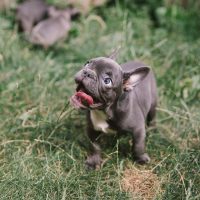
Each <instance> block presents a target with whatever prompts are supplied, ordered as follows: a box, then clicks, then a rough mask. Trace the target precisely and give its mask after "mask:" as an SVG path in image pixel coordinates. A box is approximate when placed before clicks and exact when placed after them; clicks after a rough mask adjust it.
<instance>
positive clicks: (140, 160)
mask: <svg viewBox="0 0 200 200" xmlns="http://www.w3.org/2000/svg"><path fill="white" fill-rule="evenodd" d="M150 160H151V159H150V157H149V156H148V154H147V153H144V154H142V155H140V156H137V157H136V158H135V161H136V162H137V163H138V164H141V165H144V164H147V163H149V162H150Z"/></svg>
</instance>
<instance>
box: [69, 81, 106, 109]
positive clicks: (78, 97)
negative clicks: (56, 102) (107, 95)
mask: <svg viewBox="0 0 200 200" xmlns="http://www.w3.org/2000/svg"><path fill="white" fill-rule="evenodd" d="M70 101H71V104H72V105H73V106H74V107H75V108H77V109H80V108H82V109H87V108H91V109H95V108H100V107H101V106H102V105H103V104H102V103H100V102H98V100H97V99H95V98H94V97H92V95H91V94H89V92H88V91H87V90H86V89H85V87H84V86H83V85H82V84H79V85H78V86H77V88H76V93H75V94H74V95H73V96H72V97H71V99H70Z"/></svg>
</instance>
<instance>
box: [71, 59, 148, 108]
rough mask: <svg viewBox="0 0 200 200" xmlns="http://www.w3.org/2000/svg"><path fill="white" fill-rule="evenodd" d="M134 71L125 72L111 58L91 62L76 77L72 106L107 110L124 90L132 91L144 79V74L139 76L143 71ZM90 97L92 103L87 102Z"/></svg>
mask: <svg viewBox="0 0 200 200" xmlns="http://www.w3.org/2000/svg"><path fill="white" fill-rule="evenodd" d="M134 71H135V70H134ZM134 71H133V72H130V71H129V72H123V70H122V68H121V66H120V65H119V64H118V63H117V62H115V61H114V60H113V59H111V58H106V57H98V58H94V59H91V60H89V61H88V62H87V63H86V64H85V65H84V67H83V68H82V69H81V70H80V71H79V72H78V73H77V74H76V75H75V82H76V84H77V88H76V91H77V92H76V93H75V95H73V96H72V98H71V102H72V104H73V105H74V106H75V107H76V108H90V109H105V108H106V107H108V106H110V105H111V104H113V103H114V102H115V101H117V99H118V98H119V96H120V95H121V94H122V92H123V91H124V90H130V88H131V86H134V84H135V83H137V82H138V81H139V80H141V79H142V73H139V75H138V72H139V71H141V70H136V73H134ZM142 71H143V70H142ZM147 71H149V68H148V70H147ZM140 74H141V75H140ZM146 74H147V73H146ZM77 93H78V94H80V93H81V94H82V95H81V96H79V95H77ZM88 97H89V98H90V99H92V102H90V101H89V100H88V101H87V98H88ZM83 98H85V100H86V101H83V100H84V99H83Z"/></svg>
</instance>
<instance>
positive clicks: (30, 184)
mask: <svg viewBox="0 0 200 200" xmlns="http://www.w3.org/2000/svg"><path fill="white" fill-rule="evenodd" d="M50 2H51V3H52V2H54V3H57V2H58V1H50ZM124 2H126V3H120V2H119V1H116V3H114V4H111V5H109V6H103V7H101V8H98V9H94V10H92V11H91V12H90V14H89V15H88V16H86V17H83V16H82V17H80V18H78V19H76V20H75V21H73V25H72V30H71V31H70V35H69V37H68V39H66V40H65V41H64V42H63V41H62V42H60V43H58V44H56V45H55V46H53V47H51V48H49V49H46V50H45V49H43V48H41V47H37V46H33V45H31V44H29V43H28V42H27V41H26V40H25V39H24V37H23V34H19V33H18V31H17V25H16V23H15V20H14V14H15V12H14V10H13V9H11V10H7V11H6V12H1V13H0V199H5V200H7V199H62V200H64V199H91V200H93V199H105V200H108V199H111V200H114V199H119V200H122V199H132V198H134V199H141V198H143V199H145V197H141V195H140V194H138V193H134V194H133V193H131V192H129V191H127V190H125V189H124V187H123V179H124V172H125V171H126V170H127V169H132V170H133V171H134V170H136V171H138V170H139V171H140V173H139V174H143V172H144V171H148V172H151V173H152V174H153V175H154V176H156V177H157V178H156V180H157V181H158V182H159V184H158V185H159V187H160V188H161V189H158V191H157V193H156V194H155V196H154V199H166V200H171V199H174V200H179V199H180V200H182V199H187V200H195V199H196V200H197V199H200V131H199V130H200V100H199V99H200V92H199V91H200V38H199V35H200V31H199V30H200V29H199V25H198V24H197V23H199V19H200V15H196V13H197V12H196V10H197V7H195V5H194V6H190V7H189V8H188V10H187V11H186V10H184V8H181V7H180V6H178V5H171V6H168V7H167V6H166V5H164V4H161V3H160V4H159V5H157V7H156V8H155V7H153V9H155V10H156V14H157V15H156V16H157V18H158V20H159V25H157V24H154V22H155V21H152V19H151V18H150V17H149V13H150V12H149V10H151V9H150V8H151V4H144V5H137V4H135V3H131V1H128V0H126V1H124ZM153 5H154V4H153ZM198 29H199V30H198ZM119 46H121V50H120V53H119V56H118V62H119V63H123V62H125V61H128V60H132V59H141V60H143V61H144V62H146V63H148V65H150V66H151V67H152V69H153V70H154V71H155V74H156V77H157V83H158V90H159V105H158V108H157V110H158V114H157V128H156V129H155V128H148V141H147V151H148V152H149V154H150V156H151V163H150V164H148V165H145V166H140V165H137V164H135V163H134V162H133V161H132V158H131V152H130V145H129V140H130V136H128V135H127V136H126V137H122V138H116V137H108V144H107V145H105V148H104V150H103V158H104V161H105V162H104V165H103V167H102V168H101V169H99V170H97V171H87V170H86V169H85V166H84V160H85V158H86V156H87V142H88V141H87V137H86V133H85V127H86V123H85V115H84V111H76V110H74V109H73V108H72V107H71V106H70V105H69V98H70V96H71V95H72V94H73V92H74V90H75V83H74V78H73V77H74V74H75V73H76V72H77V71H78V70H79V69H80V68H81V67H82V66H83V64H84V63H85V62H86V61H87V60H88V59H90V58H92V57H97V56H106V55H109V54H110V53H111V52H112V50H113V49H116V48H117V47H119ZM109 141H110V142H109ZM147 178H148V177H147ZM133 182H134V181H133ZM144 182H145V181H144ZM133 184H134V183H133ZM144 184H145V183H144ZM152 185H153V183H152ZM156 189H157V188H156ZM154 190H155V188H154ZM146 192H148V188H147V190H146ZM146 199H147V198H146Z"/></svg>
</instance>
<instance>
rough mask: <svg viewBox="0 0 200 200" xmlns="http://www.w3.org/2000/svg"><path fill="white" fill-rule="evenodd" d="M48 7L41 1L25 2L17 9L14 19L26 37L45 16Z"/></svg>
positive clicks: (31, 0) (28, 0)
mask: <svg viewBox="0 0 200 200" xmlns="http://www.w3.org/2000/svg"><path fill="white" fill-rule="evenodd" d="M48 8H49V6H48V5H47V4H46V3H45V2H44V1H43V0H27V1H24V2H23V3H22V4H20V5H19V6H18V7H17V15H16V19H17V21H18V22H19V25H20V28H21V29H22V30H23V31H24V32H25V33H26V34H27V35H28V34H29V33H30V32H31V30H32V28H33V26H34V25H35V24H37V23H38V22H40V21H41V20H42V19H44V18H45V16H46V15H47V12H48Z"/></svg>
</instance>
